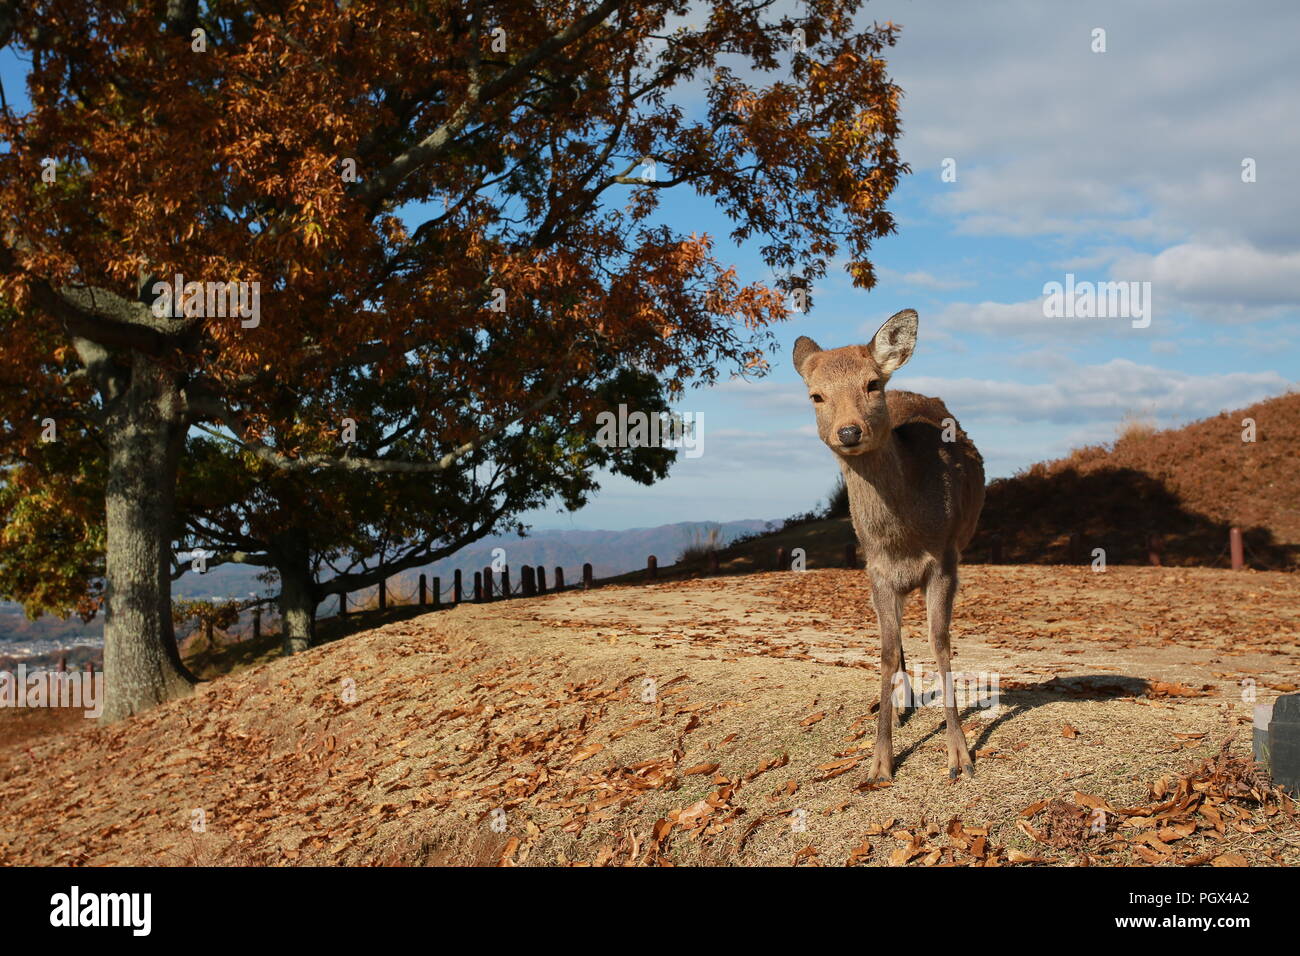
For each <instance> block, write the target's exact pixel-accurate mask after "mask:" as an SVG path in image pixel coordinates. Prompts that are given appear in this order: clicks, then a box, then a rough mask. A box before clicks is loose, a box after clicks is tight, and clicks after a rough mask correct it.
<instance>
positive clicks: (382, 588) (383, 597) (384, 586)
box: [379, 581, 388, 611]
mask: <svg viewBox="0 0 1300 956" xmlns="http://www.w3.org/2000/svg"><path fill="white" fill-rule="evenodd" d="M387 607H388V582H387V581H380V582H379V610H381V611H383V610H385V609H386V608H387Z"/></svg>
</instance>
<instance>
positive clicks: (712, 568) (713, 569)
mask: <svg viewBox="0 0 1300 956" xmlns="http://www.w3.org/2000/svg"><path fill="white" fill-rule="evenodd" d="M709 573H710V574H717V573H718V552H716V551H710V552H709Z"/></svg>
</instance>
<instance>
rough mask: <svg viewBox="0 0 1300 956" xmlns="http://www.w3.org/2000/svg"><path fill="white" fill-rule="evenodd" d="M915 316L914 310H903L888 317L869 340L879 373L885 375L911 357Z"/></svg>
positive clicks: (914, 340)
mask: <svg viewBox="0 0 1300 956" xmlns="http://www.w3.org/2000/svg"><path fill="white" fill-rule="evenodd" d="M916 325H917V315H916V310H915V309H904V310H903V311H902V312H897V313H895V314H894V315H892V316H890V318H889V320H888V321H886V322H885V324H884V325H882V326H881V327H880V328H879V329H878V330H877V331H876V334H875V335H874V336H873V337H872V339H871V355H872V357H874V358H875V360H876V364H877V365H879V366H880V371H882V372H884V373H885V374H886V375H892V374H894V371H895V370H896V369H897V368H898V367H899V366H900V365H902V364H903V363H904V362H906V361H907V360H908V359H910V358H911V357H912V352H913V351H914V350H915V349H916Z"/></svg>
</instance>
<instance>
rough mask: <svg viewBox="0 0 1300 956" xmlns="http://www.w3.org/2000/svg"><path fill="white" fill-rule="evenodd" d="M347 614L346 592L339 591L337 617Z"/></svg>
mask: <svg viewBox="0 0 1300 956" xmlns="http://www.w3.org/2000/svg"><path fill="white" fill-rule="evenodd" d="M347 616H348V592H347V591H340V592H339V617H347Z"/></svg>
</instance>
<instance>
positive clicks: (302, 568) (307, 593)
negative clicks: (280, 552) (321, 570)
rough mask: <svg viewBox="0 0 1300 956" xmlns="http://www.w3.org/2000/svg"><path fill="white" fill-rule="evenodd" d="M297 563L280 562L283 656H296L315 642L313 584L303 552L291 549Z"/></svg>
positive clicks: (278, 568)
mask: <svg viewBox="0 0 1300 956" xmlns="http://www.w3.org/2000/svg"><path fill="white" fill-rule="evenodd" d="M293 550H294V551H295V552H297V555H296V557H297V560H294V559H292V558H290V559H289V560H285V561H282V562H280V563H279V564H278V565H277V567H276V570H277V571H278V572H279V573H280V617H281V618H282V619H283V621H284V653H285V654H286V655H287V654H299V653H301V652H303V651H305V650H307V648H309V647H311V645H312V643H313V642H314V641H315V639H316V604H317V603H318V602H317V595H316V583H315V581H313V580H312V576H311V568H310V564H309V560H308V557H307V552H306V550H305V549H301V550H300V549H297V548H295V549H293Z"/></svg>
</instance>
